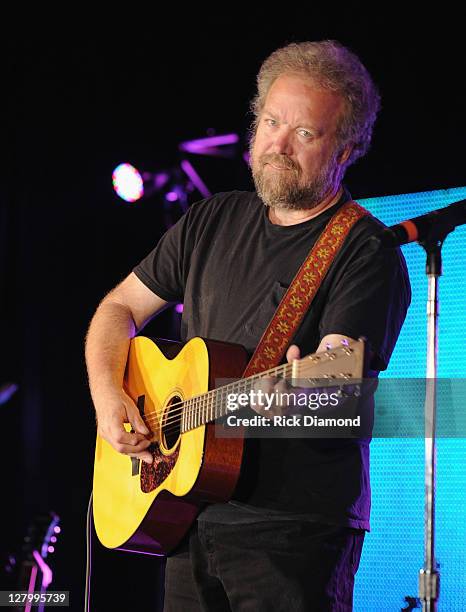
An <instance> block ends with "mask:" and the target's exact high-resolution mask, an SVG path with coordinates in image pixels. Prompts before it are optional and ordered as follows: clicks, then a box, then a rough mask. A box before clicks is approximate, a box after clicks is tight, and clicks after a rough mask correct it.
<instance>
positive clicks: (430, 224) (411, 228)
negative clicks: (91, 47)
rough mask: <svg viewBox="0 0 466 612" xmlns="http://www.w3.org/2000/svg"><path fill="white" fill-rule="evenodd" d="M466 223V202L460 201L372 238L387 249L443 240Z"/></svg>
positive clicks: (394, 226) (402, 223)
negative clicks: (430, 240)
mask: <svg viewBox="0 0 466 612" xmlns="http://www.w3.org/2000/svg"><path fill="white" fill-rule="evenodd" d="M464 223H466V200H460V201H459V202H455V203H454V204H450V205H449V206H446V207H445V208H438V209H437V210H433V211H431V212H430V213H427V214H426V215H421V216H420V217H414V218H413V219H408V220H407V221H402V222H401V223H398V224H397V225H392V226H391V227H386V228H385V229H384V230H382V231H381V232H380V233H379V234H376V235H374V236H373V237H372V239H373V240H376V241H377V242H379V243H380V244H381V245H382V246H383V247H385V248H391V247H397V246H401V245H402V244H408V242H415V241H417V242H422V241H424V240H429V239H439V240H440V239H443V238H445V236H446V235H447V234H449V233H450V232H452V231H453V230H454V229H455V227H457V226H458V225H463V224H464Z"/></svg>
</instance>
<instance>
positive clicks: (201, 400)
mask: <svg viewBox="0 0 466 612" xmlns="http://www.w3.org/2000/svg"><path fill="white" fill-rule="evenodd" d="M291 367H292V364H284V365H281V366H277V367H276V368H273V369H271V370H267V372H262V373H260V374H255V375H254V376H250V377H248V378H240V379H239V380H237V381H235V382H233V383H229V384H228V385H224V386H223V387H219V388H218V389H210V390H209V391H207V392H206V393H203V394H201V395H195V396H194V397H191V398H188V399H187V400H183V401H180V402H176V403H174V404H171V406H170V408H171V409H170V411H169V415H170V416H169V418H167V419H166V420H165V423H168V422H170V421H175V420H177V419H178V418H179V417H180V416H181V415H182V414H183V412H185V414H188V415H191V414H194V413H195V412H197V410H198V409H199V408H205V407H207V403H208V402H209V401H211V399H212V398H214V397H215V395H216V394H218V395H219V396H221V395H223V394H224V393H225V392H226V390H227V389H228V390H229V391H230V392H231V391H232V389H234V388H235V389H236V388H237V387H241V386H244V384H245V382H246V381H248V383H251V382H253V381H255V380H260V379H261V378H266V377H270V378H272V377H274V374H286V370H287V369H291ZM280 370H283V372H281V371H280ZM223 399H224V398H223ZM187 402H193V405H192V406H188V407H187V410H186V406H185V405H186V403H187ZM194 402H197V405H196V404H195V403H194ZM199 404H201V405H199ZM202 404H205V406H203V405H202ZM174 406H175V407H178V406H180V408H177V409H176V410H173V409H172V408H173V407H174ZM143 420H144V421H145V422H146V423H148V422H149V423H150V422H151V421H159V420H160V419H159V418H158V415H154V416H147V417H145V416H144V417H143Z"/></svg>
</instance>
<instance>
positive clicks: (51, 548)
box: [47, 546, 55, 553]
mask: <svg viewBox="0 0 466 612" xmlns="http://www.w3.org/2000/svg"><path fill="white" fill-rule="evenodd" d="M47 552H49V553H53V552H55V548H54V547H53V546H48V547H47Z"/></svg>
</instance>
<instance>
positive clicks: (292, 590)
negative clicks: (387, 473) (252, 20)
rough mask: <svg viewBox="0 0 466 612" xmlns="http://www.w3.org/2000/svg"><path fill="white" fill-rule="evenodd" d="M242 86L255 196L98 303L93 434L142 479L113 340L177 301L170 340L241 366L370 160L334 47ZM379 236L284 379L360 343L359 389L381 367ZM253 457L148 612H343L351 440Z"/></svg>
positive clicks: (169, 568)
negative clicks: (362, 374)
mask: <svg viewBox="0 0 466 612" xmlns="http://www.w3.org/2000/svg"><path fill="white" fill-rule="evenodd" d="M257 85H258V90H257V95H256V97H255V98H254V100H253V102H252V111H253V114H254V121H253V125H252V129H251V147H250V159H251V167H252V174H253V178H254V183H255V187H256V191H255V192H245V191H232V192H228V193H219V194H216V195H214V196H212V197H210V198H208V199H206V200H203V201H201V202H198V203H196V204H193V205H192V206H191V207H190V208H189V210H188V211H187V213H186V214H185V215H184V216H183V217H182V218H181V219H180V220H179V221H178V223H177V224H176V225H174V226H173V227H172V228H171V229H170V230H168V232H167V233H166V234H165V235H164V236H163V237H162V239H161V240H160V241H159V243H158V244H157V246H156V247H155V249H154V250H153V251H152V252H151V253H150V254H149V255H148V256H147V257H146V258H145V259H144V260H143V261H142V262H140V263H139V264H138V265H137V266H136V267H135V268H134V269H133V271H132V272H131V273H130V274H129V276H128V277H127V278H126V279H125V280H124V281H123V282H122V283H121V284H120V285H118V286H117V287H116V288H115V289H113V290H112V291H111V292H110V293H109V294H108V295H107V296H106V297H105V298H104V300H103V301H102V303H101V304H100V306H99V307H98V309H97V311H96V314H95V315H94V318H93V320H92V323H91V326H90V329H89V334H88V338H87V345H86V357H87V363H88V370H89V380H90V388H91V393H92V398H93V401H94V405H95V409H96V413H97V419H98V428H99V433H100V435H101V436H102V437H104V438H105V439H106V440H107V441H108V442H109V443H110V444H111V445H112V446H113V447H114V448H115V449H116V450H117V451H119V452H121V453H124V454H127V455H129V456H131V457H137V458H139V459H141V460H143V461H147V462H149V463H150V462H151V461H152V455H151V453H150V452H149V450H148V446H149V441H148V439H147V438H148V434H149V431H148V429H147V427H146V426H145V424H144V422H143V420H142V419H141V417H140V415H139V411H138V409H137V407H136V406H135V405H134V403H133V402H132V400H131V399H130V398H129V397H128V396H127V395H126V394H125V392H124V391H123V389H122V380H123V374H124V369H125V362H126V358H127V352H128V345H129V342H130V339H131V338H132V337H133V336H134V335H135V334H136V333H138V332H139V331H140V330H141V329H142V328H143V327H144V325H145V324H146V323H147V321H149V320H150V319H151V318H152V317H153V316H154V315H155V314H157V312H159V311H160V310H161V309H163V308H164V307H165V306H166V305H167V304H168V303H171V302H179V301H182V302H183V303H184V311H183V319H182V326H181V336H182V340H188V339H190V338H192V337H194V336H201V337H204V338H211V339H215V340H221V341H226V342H233V343H237V344H241V345H243V346H244V347H245V348H246V350H247V351H249V352H250V353H252V352H253V351H254V349H255V347H256V345H257V344H258V342H259V340H260V338H261V336H262V334H263V332H264V330H265V329H266V327H267V325H268V323H269V321H270V319H271V318H272V316H273V314H274V312H275V310H276V308H277V306H278V305H279V303H280V301H281V299H282V297H283V295H284V294H285V292H286V290H287V288H288V287H289V286H290V283H291V282H292V280H293V278H294V277H295V275H296V273H297V271H298V270H299V268H300V266H301V264H302V263H303V261H304V260H305V259H306V257H307V255H308V253H309V251H310V250H311V249H312V247H313V245H314V244H315V243H316V241H317V240H318V239H319V237H320V236H321V234H322V232H324V230H325V228H326V226H327V225H328V223H329V221H330V220H331V219H332V218H334V216H335V215H336V214H337V213H338V211H339V210H340V209H341V208H342V207H343V206H344V205H345V204H346V203H347V202H348V201H350V200H351V197H350V195H349V193H348V190H347V189H346V188H345V187H344V186H343V184H342V179H343V176H344V174H345V170H346V168H348V166H349V165H350V164H352V163H354V162H355V161H356V160H357V159H358V158H359V157H361V156H362V155H364V154H365V153H366V151H367V150H368V148H369V145H370V141H371V136H372V130H373V125H374V122H375V119H376V115H377V112H378V110H379V106H380V98H379V94H378V92H377V89H376V87H375V85H374V83H373V81H372V79H371V77H370V75H369V74H368V72H367V70H366V69H365V67H364V66H363V65H362V63H361V62H360V60H359V59H358V58H357V57H356V56H355V55H354V54H353V53H352V52H351V51H349V50H348V49H346V48H345V47H343V46H342V45H341V44H339V43H337V42H335V41H322V42H304V43H297V44H290V45H288V46H286V47H284V48H281V49H278V50H276V51H275V52H273V53H272V54H271V55H270V56H269V57H268V58H267V59H266V60H265V62H264V63H263V65H262V67H261V69H260V71H259V74H258V79H257ZM381 227H382V225H381V223H380V222H379V221H377V220H376V219H374V218H373V217H372V216H370V215H364V216H362V217H361V218H360V219H359V220H358V221H357V222H356V223H355V224H354V225H353V226H352V228H351V229H350V231H349V233H348V235H347V236H346V238H345V240H344V242H343V244H342V246H341V248H340V250H339V251H338V253H337V254H336V256H335V258H334V260H333V262H332V263H331V265H330V268H329V270H328V273H327V274H326V276H325V278H324V279H323V281H322V283H321V285H320V287H319V289H318V291H317V293H316V295H315V297H314V299H313V301H312V303H311V305H310V307H309V309H308V311H307V313H306V314H305V316H304V318H303V320H302V323H301V325H300V326H299V329H298V330H297V332H296V334H295V335H294V338H293V344H292V345H291V346H289V348H288V351H287V354H286V357H287V359H288V361H292V360H293V359H296V358H298V357H299V356H300V355H306V354H308V353H312V352H315V351H321V350H325V349H326V348H327V347H328V346H329V345H330V346H335V345H337V344H339V343H340V342H341V341H350V340H351V339H357V338H359V337H360V336H364V337H366V338H367V340H368V345H369V346H370V347H371V352H370V362H369V370H370V373H369V375H370V376H372V377H375V376H377V374H378V372H379V371H380V370H383V369H385V368H386V367H387V365H388V362H389V358H390V355H391V353H392V351H393V348H394V345H395V342H396V340H397V337H398V334H399V332H400V329H401V326H402V323H403V321H404V318H405V315H406V311H407V308H408V305H409V302H410V287H409V280H408V275H407V271H406V266H405V263H404V259H403V257H402V255H401V253H400V252H399V251H398V250H390V251H387V252H383V251H381V250H380V248H379V247H378V246H377V244H376V243H375V242H374V241H371V240H370V237H371V236H372V235H373V234H374V233H375V232H377V231H379V230H380V229H381ZM125 422H129V423H131V424H132V426H133V429H134V433H127V432H126V431H125V429H124V427H123V423H125ZM254 442H255V444H254V445H251V448H250V450H249V451H248V450H247V452H246V454H245V458H244V462H243V466H242V472H241V478H240V481H239V483H238V486H237V488H236V491H235V494H234V496H233V499H232V500H230V501H229V502H228V503H222V504H211V505H209V506H207V507H206V508H205V509H204V510H203V511H202V512H201V513H200V514H199V516H198V519H197V522H196V524H195V525H194V527H193V528H192V529H191V531H190V533H189V534H188V536H187V537H186V539H185V541H184V542H183V544H182V545H181V546H180V547H179V548H178V549H177V550H176V551H175V552H174V553H173V554H172V555H171V556H170V557H169V558H168V560H167V565H166V582H165V609H166V610H167V611H173V610H183V611H188V610H189V611H190V610H212V611H215V612H219V611H223V610H241V611H247V610H254V611H258V610H260V611H261V612H262V611H265V610H274V611H276V610H296V611H298V610H302V611H314V610H315V611H316V612H323V611H324V610H333V611H337V610H338V611H343V610H351V609H352V598H353V586H354V576H355V574H356V571H357V569H358V565H359V559H360V555H361V550H362V545H363V540H364V534H365V532H366V531H367V530H369V513H370V485H369V440H368V439H367V438H366V439H351V440H347V439H345V440H340V441H339V442H335V440H332V441H329V442H328V443H327V442H326V441H325V440H311V439H302V438H272V439H267V438H261V439H258V440H255V441H254Z"/></svg>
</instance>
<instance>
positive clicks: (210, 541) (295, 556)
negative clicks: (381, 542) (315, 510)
mask: <svg viewBox="0 0 466 612" xmlns="http://www.w3.org/2000/svg"><path fill="white" fill-rule="evenodd" d="M363 541H364V531H360V530H357V529H350V528H346V527H335V526H331V525H323V524H319V523H313V522H301V521H270V522H257V523H248V524H242V525H224V524H218V523H211V522H204V521H202V522H199V523H198V524H197V527H194V528H193V530H192V531H191V534H190V536H189V539H188V541H187V544H186V546H185V547H184V549H183V548H182V549H181V550H179V551H178V552H177V553H176V554H174V555H173V556H171V557H169V558H168V559H167V565H166V570H165V607H164V612H194V611H197V612H199V611H200V610H204V611H206V610H208V611H209V612H210V611H211V612H230V611H233V612H248V611H251V612H252V611H253V612H268V611H269V610H270V611H272V610H273V611H274V612H280V611H281V610H283V611H284V612H285V611H286V612H289V611H291V610H293V612H301V611H302V612H326V611H332V612H347V611H351V610H352V602H353V586H354V575H355V574H356V571H357V569H358V566H359V559H360V556H361V551H362V545H363Z"/></svg>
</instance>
